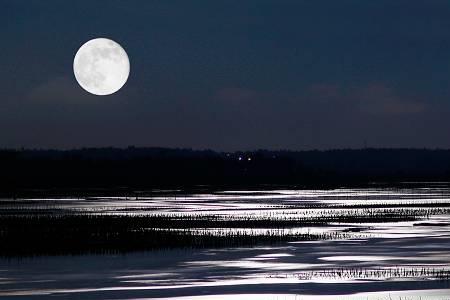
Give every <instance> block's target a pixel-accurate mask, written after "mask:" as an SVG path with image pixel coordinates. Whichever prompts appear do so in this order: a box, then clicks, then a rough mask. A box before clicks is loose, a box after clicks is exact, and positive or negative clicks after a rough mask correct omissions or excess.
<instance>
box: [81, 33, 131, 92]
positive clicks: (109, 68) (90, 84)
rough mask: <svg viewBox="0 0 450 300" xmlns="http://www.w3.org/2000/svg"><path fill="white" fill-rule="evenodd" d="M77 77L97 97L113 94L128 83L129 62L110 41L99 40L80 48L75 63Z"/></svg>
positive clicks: (119, 48)
mask: <svg viewBox="0 0 450 300" xmlns="http://www.w3.org/2000/svg"><path fill="white" fill-rule="evenodd" d="M73 72H74V73H75V78H76V79H77V81H78V83H79V84H80V85H81V87H82V88H83V89H85V90H86V91H88V92H89V93H92V94H94V95H101V96H103V95H110V94H112V93H115V92H117V91H118V90H119V89H120V88H121V87H122V86H123V85H124V84H125V82H127V79H128V75H129V74H130V61H129V59H128V55H127V53H126V52H125V50H124V49H123V48H122V47H121V46H120V45H119V44H118V43H116V42H114V41H113V40H110V39H105V38H97V39H93V40H90V41H88V42H86V43H85V44H84V45H83V46H81V47H80V49H79V50H78V52H77V54H75V58H74V60H73Z"/></svg>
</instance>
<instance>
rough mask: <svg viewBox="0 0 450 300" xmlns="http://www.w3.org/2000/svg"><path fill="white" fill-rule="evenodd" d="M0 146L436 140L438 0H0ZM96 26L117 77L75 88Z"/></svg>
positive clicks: (446, 143)
mask: <svg viewBox="0 0 450 300" xmlns="http://www.w3.org/2000/svg"><path fill="white" fill-rule="evenodd" d="M0 37H1V41H2V42H1V51H2V53H1V55H0V82H1V97H0V137H1V138H0V147H22V146H23V147H30V148H35V147H36V148H40V147H43V148H49V147H51V148H70V147H84V146H121V147H122V146H128V145H136V146H164V147H165V146H168V147H192V148H197V149H199V148H200V149H203V148H212V149H216V150H237V149H242V150H247V149H257V148H268V149H293V150H297V149H311V148H318V149H325V148H360V147H363V146H364V143H365V141H366V143H367V145H368V146H372V147H420V148H422V147H432V148H434V147H440V148H450V138H449V136H450V1H432V0H431V1H423V0H421V1H415V0H409V1H396V0H386V1H385V0H378V1H361V0H354V1H335V0H330V1H320V0H315V1H300V0H298V1H281V0H280V1H275V0H274V1H263V0H255V1H250V0H248V1H243V0H240V1H199V0H196V1H186V0H183V1H168V0H164V1H162V0H161V1H149V0H146V1H131V0H130V1H125V0H122V1H93V0H90V1H82V0H77V1H69V0H67V1H56V0H55V1H50V0H36V1H34V0H0ZM95 37H108V38H111V39H113V40H115V41H117V42H119V43H120V44H121V45H122V46H123V47H124V49H125V50H126V51H127V53H128V55H129V56H130V62H131V74H130V78H129V80H128V82H127V84H126V85H125V86H124V88H123V89H121V90H120V91H119V92H118V93H116V94H114V95H112V96H106V97H98V96H93V95H89V94H88V93H86V92H85V91H84V90H82V89H81V87H79V86H78V84H77V83H76V81H75V78H74V76H73V70H72V62H73V57H74V55H75V52H76V51H77V49H78V48H79V47H80V46H81V45H82V44H83V43H84V42H86V41H87V40H89V39H91V38H95Z"/></svg>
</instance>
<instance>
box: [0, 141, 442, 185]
mask: <svg viewBox="0 0 450 300" xmlns="http://www.w3.org/2000/svg"><path fill="white" fill-rule="evenodd" d="M0 166H1V169H0V192H3V193H5V192H6V193H10V192H14V191H20V190H24V189H48V188H54V189H58V188H60V189H66V188H75V189H92V188H115V189H119V188H125V189H126V188H130V189H147V188H149V189H150V188H156V187H158V188H160V187H161V188H163V187H170V188H174V187H176V188H186V187H192V186H196V185H210V186H229V185H242V186H250V185H260V184H290V185H292V184H293V185H297V186H299V187H301V186H305V187H308V186H320V187H325V186H327V185H331V186H332V185H341V184H364V183H368V182H372V181H378V182H380V181H381V182H387V183H395V182H400V181H440V180H450V150H426V149H361V150H328V151H266V150H259V151H252V152H233V153H226V152H214V151H197V150H190V149H165V148H136V147H128V148H126V149H118V148H87V149H77V150H67V151H60V150H0Z"/></svg>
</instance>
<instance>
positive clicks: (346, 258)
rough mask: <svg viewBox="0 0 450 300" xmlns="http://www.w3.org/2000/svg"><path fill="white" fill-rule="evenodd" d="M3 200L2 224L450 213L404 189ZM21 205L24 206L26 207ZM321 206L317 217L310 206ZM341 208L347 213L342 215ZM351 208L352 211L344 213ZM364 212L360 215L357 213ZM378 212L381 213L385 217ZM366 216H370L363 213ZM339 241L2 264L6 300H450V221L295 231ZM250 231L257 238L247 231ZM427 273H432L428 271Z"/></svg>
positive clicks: (437, 188)
mask: <svg viewBox="0 0 450 300" xmlns="http://www.w3.org/2000/svg"><path fill="white" fill-rule="evenodd" d="M15 201H18V202H14V204H12V203H11V199H2V200H0V211H1V213H2V214H9V213H12V212H13V213H17V208H18V207H19V208H20V212H21V213H30V211H31V212H39V211H49V210H51V211H53V212H54V213H66V212H68V211H70V212H89V213H108V214H157V213H161V212H164V213H173V214H194V213H195V214H205V215H208V214H211V215H212V214H224V215H233V216H248V215H249V214H252V215H255V216H267V215H269V216H275V217H279V216H285V215H290V214H299V213H301V214H304V215H314V214H316V213H317V211H318V210H319V211H320V210H322V211H327V213H328V212H329V211H330V210H331V211H335V210H339V211H344V212H345V211H352V210H359V209H364V206H371V205H374V204H376V205H378V206H383V205H386V206H389V205H392V204H405V205H409V206H412V207H411V208H410V209H417V208H415V207H413V205H415V204H417V205H418V206H419V205H423V204H424V203H425V204H430V206H433V207H440V205H442V207H445V205H446V204H447V203H450V191H449V189H448V188H447V184H434V185H430V186H425V187H424V186H423V185H421V186H420V187H409V186H407V187H405V188H402V189H395V190H394V189H382V188H372V189H337V190H323V191H321V190H319V191H310V190H307V191H304V190H272V191H244V192H242V191H239V192H238V191H221V192H217V193H209V194H195V195H183V196H180V195H177V196H176V197H175V196H173V195H172V196H171V195H167V196H160V195H158V196H156V197H138V198H136V197H134V198H122V197H116V198H111V197H109V198H105V197H97V198H90V199H74V198H66V199H19V200H15ZM17 203H18V204H17ZM312 204H313V205H320V208H312V207H311V205H312ZM335 205H339V206H340V207H339V208H336V207H334V206H335ZM343 206H345V207H343ZM355 206H358V208H355ZM378 206H377V207H378ZM361 207H362V208H361ZM348 228H358V229H359V230H358V231H357V232H355V233H354V234H353V235H352V236H351V237H349V238H346V239H340V240H326V241H314V242H301V241H299V242H291V243H283V244H279V245H276V246H260V247H254V248H245V247H242V248H227V249H189V250H188V249H174V250H159V251H152V252H135V253H129V254H126V255H82V256H41V257H34V258H13V259H0V297H2V298H12V299H48V298H49V297H52V296H54V297H63V298H64V299H150V298H164V299H179V300H181V299H199V300H200V299H202V300H203V299H244V298H245V299H390V297H391V298H392V299H400V297H402V299H405V297H406V299H450V296H449V295H450V281H449V280H443V279H442V278H441V279H438V278H434V276H432V275H433V274H434V273H433V270H434V271H440V270H443V271H446V270H450V250H449V249H450V216H449V215H447V214H439V215H432V216H429V218H426V219H425V218H424V219H421V220H416V221H409V222H391V223H362V224H361V223H355V224H351V223H345V224H343V223H339V224H331V225H330V226H327V227H310V228H297V229H295V228H294V229H293V230H310V231H312V232H315V231H321V230H326V231H342V230H345V229H348ZM241 230H248V229H245V228H241ZM425 269H426V270H427V271H429V273H426V272H423V271H422V273H421V270H425Z"/></svg>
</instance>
